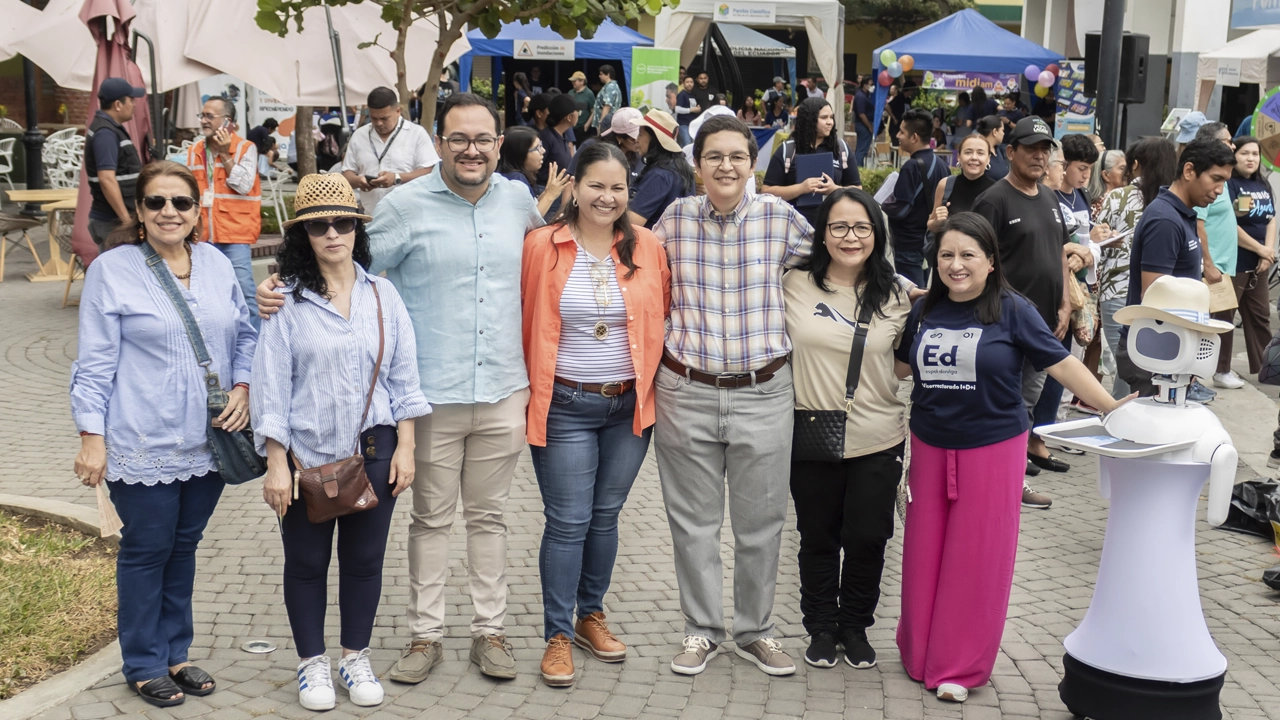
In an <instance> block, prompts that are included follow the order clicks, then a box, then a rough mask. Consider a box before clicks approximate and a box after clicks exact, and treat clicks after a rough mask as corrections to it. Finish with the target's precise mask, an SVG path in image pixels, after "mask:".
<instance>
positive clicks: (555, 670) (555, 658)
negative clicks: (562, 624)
mask: <svg viewBox="0 0 1280 720" xmlns="http://www.w3.org/2000/svg"><path fill="white" fill-rule="evenodd" d="M542 682H544V683H546V684H547V685H549V686H551V687H569V686H570V685H572V684H573V645H572V644H571V643H570V642H569V638H567V637H565V636H564V633H561V634H559V635H556V636H555V637H553V638H551V640H549V641H548V642H547V651H546V652H544V653H543V654H542Z"/></svg>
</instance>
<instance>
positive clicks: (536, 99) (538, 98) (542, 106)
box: [529, 93, 551, 113]
mask: <svg viewBox="0 0 1280 720" xmlns="http://www.w3.org/2000/svg"><path fill="white" fill-rule="evenodd" d="M550 108H551V96H550V95H548V94H546V93H538V94H537V95H534V96H533V97H531V98H529V112H530V113H534V112H537V111H539V110H548V109H550Z"/></svg>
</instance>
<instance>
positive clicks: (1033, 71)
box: [1022, 65, 1040, 82]
mask: <svg viewBox="0 0 1280 720" xmlns="http://www.w3.org/2000/svg"><path fill="white" fill-rule="evenodd" d="M1022 74H1023V75H1025V76H1026V78H1027V79H1028V80H1030V81H1031V82H1035V81H1036V80H1037V79H1038V78H1039V77H1040V68H1039V67H1037V66H1035V65H1028V66H1027V69H1026V70H1023V71H1022Z"/></svg>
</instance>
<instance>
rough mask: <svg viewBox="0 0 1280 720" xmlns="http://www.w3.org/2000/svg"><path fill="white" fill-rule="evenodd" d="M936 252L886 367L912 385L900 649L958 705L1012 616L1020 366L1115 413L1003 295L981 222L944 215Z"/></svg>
mask: <svg viewBox="0 0 1280 720" xmlns="http://www.w3.org/2000/svg"><path fill="white" fill-rule="evenodd" d="M939 238H940V239H939V241H938V245H937V249H936V250H935V255H934V257H933V258H931V260H933V262H931V265H932V267H933V279H932V280H933V281H932V282H931V283H930V285H929V294H928V295H927V296H926V297H925V298H924V299H923V300H922V301H920V302H918V303H916V305H915V307H914V308H912V310H911V315H910V316H909V317H908V319H907V334H906V335H904V337H903V342H902V344H901V345H900V346H899V348H898V350H897V351H896V353H895V354H896V356H897V362H898V368H899V370H900V371H905V369H906V366H907V365H909V366H910V370H911V374H912V376H913V377H914V379H915V388H914V389H913V390H912V393H911V402H912V408H911V422H910V427H911V471H910V475H909V481H908V482H909V483H910V487H911V496H912V502H911V504H909V505H908V506H907V520H906V523H905V525H906V534H905V536H904V539H903V549H902V617H901V619H900V621H899V623H898V649H899V650H900V651H901V654H902V664H903V665H904V666H905V667H906V670H907V674H908V675H910V676H911V677H913V678H915V679H916V680H920V681H923V682H924V685H925V687H926V688H936V689H937V694H938V697H939V698H940V699H943V700H952V701H957V702H963V701H964V699H965V698H967V697H968V694H969V688H973V687H979V686H981V685H984V684H985V683H986V682H987V680H988V679H990V677H991V670H992V668H993V667H994V666H995V662H996V653H997V652H998V651H999V649H1000V636H1001V634H1002V633H1003V631H1004V622H1005V616H1006V614H1007V613H1008V610H1009V591H1010V588H1011V587H1012V586H1013V563H1014V556H1015V554H1016V552H1017V549H1018V522H1019V519H1020V510H1021V503H1022V478H1023V473H1024V472H1025V468H1026V458H1025V456H1024V454H1025V453H1026V448H1027V431H1028V430H1029V427H1030V422H1029V419H1028V417H1027V409H1026V406H1025V405H1024V404H1023V401H1022V367H1023V361H1024V359H1025V360H1029V361H1031V364H1032V365H1034V366H1035V367H1036V368H1037V369H1046V370H1048V372H1049V374H1050V375H1051V376H1053V377H1054V378H1055V379H1057V380H1058V381H1059V382H1061V383H1062V384H1063V385H1064V386H1066V387H1067V389H1069V390H1071V391H1072V392H1073V393H1075V394H1076V395H1078V396H1079V397H1081V398H1082V399H1084V400H1085V402H1088V403H1089V404H1091V405H1093V406H1094V407H1097V408H1099V409H1101V410H1103V411H1105V412H1110V411H1111V410H1112V409H1114V408H1115V407H1116V406H1117V405H1118V404H1119V403H1118V402H1117V401H1116V400H1115V399H1113V398H1112V397H1111V395H1110V394H1109V393H1108V392H1107V391H1106V390H1104V389H1103V388H1102V386H1101V385H1099V384H1098V381H1097V380H1095V379H1094V377H1093V375H1092V374H1090V373H1089V371H1088V370H1086V369H1085V367H1084V365H1083V364H1081V363H1080V361H1079V360H1076V359H1075V358H1074V357H1072V356H1071V355H1070V353H1068V352H1067V351H1066V350H1065V349H1063V347H1062V343H1061V342H1059V341H1058V339H1057V338H1055V337H1054V336H1053V331H1052V330H1050V329H1049V327H1048V326H1047V325H1045V322H1044V319H1043V318H1041V317H1040V313H1039V312H1038V311H1037V310H1036V308H1035V306H1033V305H1032V304H1031V302H1030V301H1029V300H1027V299H1026V298H1024V297H1022V296H1021V295H1019V294H1017V293H1016V292H1014V291H1013V290H1012V289H1010V287H1009V286H1008V284H1007V283H1006V282H1005V280H1004V275H1003V273H1002V271H1001V269H1000V259H999V254H998V253H997V249H996V247H997V246H996V235H995V231H994V230H993V229H992V228H991V225H990V223H988V222H987V221H986V219H985V218H983V217H982V216H980V215H977V214H975V213H959V214H957V215H953V216H951V217H950V218H949V219H948V220H947V223H946V225H945V226H944V227H943V228H942V232H941V233H939ZM908 338H910V341H908Z"/></svg>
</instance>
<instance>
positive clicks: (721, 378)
mask: <svg viewBox="0 0 1280 720" xmlns="http://www.w3.org/2000/svg"><path fill="white" fill-rule="evenodd" d="M662 364H663V365H666V366H667V369H668V370H670V371H671V372H673V373H675V374H677V375H680V376H681V377H687V378H689V379H690V380H696V381H697V382H700V383H703V384H706V385H711V386H712V387H718V388H729V389H730V390H733V389H736V388H742V387H750V386H751V385H754V384H756V383H762V382H769V381H770V380H772V379H773V374H774V373H776V372H778V371H779V370H781V369H782V366H783V365H786V364H787V356H785V355H783V356H782V357H780V358H777V359H776V360H774V361H773V362H771V363H769V364H768V365H765V366H764V367H762V368H760V369H759V370H756V371H755V373H754V377H753V373H725V374H723V375H712V374H710V373H704V372H701V371H699V370H694V369H693V368H687V367H685V366H684V365H681V364H680V361H679V360H676V359H675V358H673V357H671V356H670V355H668V354H666V353H663V354H662Z"/></svg>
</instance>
